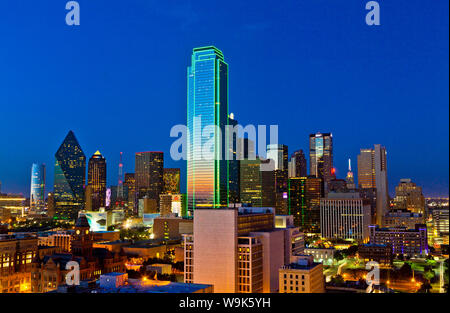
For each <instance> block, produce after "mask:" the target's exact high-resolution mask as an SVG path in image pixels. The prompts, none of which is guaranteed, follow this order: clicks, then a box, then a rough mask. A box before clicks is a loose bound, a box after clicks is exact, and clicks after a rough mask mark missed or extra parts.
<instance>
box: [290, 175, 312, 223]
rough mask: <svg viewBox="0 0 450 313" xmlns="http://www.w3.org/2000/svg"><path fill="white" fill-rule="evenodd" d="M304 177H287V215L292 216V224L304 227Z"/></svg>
mask: <svg viewBox="0 0 450 313" xmlns="http://www.w3.org/2000/svg"><path fill="white" fill-rule="evenodd" d="M306 180H307V178H306V177H291V178H289V195H288V199H289V215H292V216H293V217H294V225H295V226H297V227H300V228H301V229H305V225H306V213H307V204H306Z"/></svg>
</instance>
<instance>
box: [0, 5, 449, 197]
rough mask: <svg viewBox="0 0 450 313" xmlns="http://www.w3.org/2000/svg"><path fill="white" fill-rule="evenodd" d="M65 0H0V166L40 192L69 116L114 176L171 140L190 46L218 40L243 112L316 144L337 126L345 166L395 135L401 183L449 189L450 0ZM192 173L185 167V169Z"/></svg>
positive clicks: (392, 179) (6, 183)
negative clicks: (138, 155) (72, 17)
mask: <svg viewBox="0 0 450 313" xmlns="http://www.w3.org/2000/svg"><path fill="white" fill-rule="evenodd" d="M366 2H367V1H366V0H288V1H281V0H278V1H261V0H259V1H253V0H252V1H249V0H245V1H242V0H240V1H213V0H209V1H203V0H195V1H187V0H184V1H166V0H164V1H163V0H159V1H150V0H127V1H107V0H79V3H80V6H81V25H80V26H78V27H69V26H67V25H66V24H65V14H66V10H65V3H66V1H65V0H39V1H23V0H22V1H19V0H4V1H1V4H0V38H1V41H0V108H1V110H0V134H1V139H2V140H1V145H0V181H2V189H3V191H4V192H24V193H28V192H29V183H30V168H31V163H32V162H43V163H46V164H47V167H48V172H47V177H48V185H49V188H47V190H48V189H52V188H53V187H52V184H53V162H54V154H55V152H56V150H57V149H58V147H59V145H60V144H61V142H62V140H63V139H64V137H65V136H66V134H67V132H68V131H69V130H70V129H72V130H73V131H74V132H75V135H76V136H77V138H78V140H79V141H80V143H81V146H82V148H83V150H84V152H85V154H86V156H87V157H90V156H91V155H92V154H93V153H94V152H95V151H96V150H97V149H99V150H100V151H101V152H102V153H103V154H104V155H105V157H106V158H107V162H108V171H109V173H108V174H109V175H108V183H109V184H115V183H116V182H117V171H118V170H117V168H118V167H117V163H118V158H119V151H123V152H124V158H125V171H133V170H134V152H137V151H146V150H162V151H164V152H165V153H166V161H167V162H166V166H167V167H181V168H182V173H183V175H184V173H185V168H184V167H185V165H184V163H182V162H173V161H171V160H169V149H170V145H171V143H172V142H173V139H172V138H170V137H169V131H170V128H171V127H172V126H173V125H175V124H180V123H182V124H184V123H185V119H186V67H187V66H188V64H189V62H190V53H191V51H192V48H194V47H196V46H203V45H211V44H213V45H216V46H217V47H218V48H219V49H221V50H222V51H223V53H224V55H225V58H226V61H227V62H228V63H229V75H230V80H229V81H230V90H229V92H230V111H231V112H234V113H235V116H236V118H237V119H238V121H239V122H240V123H241V124H244V125H245V124H249V123H252V124H278V125H279V132H280V136H279V141H280V142H281V143H285V144H287V145H288V146H289V152H290V153H291V152H292V151H294V150H296V149H300V148H302V149H304V150H305V151H308V135H309V134H310V133H314V132H317V131H321V132H332V133H333V136H334V161H335V166H336V168H337V174H338V176H340V177H341V178H342V177H344V176H345V174H346V167H347V159H348V158H349V157H350V158H352V160H353V164H354V168H355V170H356V156H357V154H358V152H359V149H360V148H365V147H371V146H373V144H375V143H381V144H383V145H385V146H386V147H387V150H388V175H389V185H390V190H391V195H393V190H394V187H395V185H396V184H397V183H398V181H399V179H400V178H403V177H409V178H412V179H413V181H415V182H416V183H418V184H419V185H421V186H423V189H424V193H425V195H427V196H432V195H433V196H437V195H448V182H449V176H448V173H449V158H448V155H449V146H448V140H449V128H448V126H449V106H448V101H449V90H448V84H449V63H448V55H449V50H448V47H449V42H448V36H449V34H448V29H449V25H448V12H449V8H448V1H446V0H442V1H441V0H440V1H425V0H422V1H419V0H408V1H406V0H405V1H401V0H396V1H386V0H382V1H379V3H380V6H381V26H378V27H376V26H372V27H369V26H367V25H366V24H365V15H366V13H367V11H366V10H365V3H366ZM184 180H185V179H184V177H183V179H182V181H183V182H184Z"/></svg>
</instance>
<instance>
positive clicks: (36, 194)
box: [30, 163, 45, 213]
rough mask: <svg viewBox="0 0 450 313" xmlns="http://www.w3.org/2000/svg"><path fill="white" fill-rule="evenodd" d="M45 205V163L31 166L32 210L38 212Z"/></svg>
mask: <svg viewBox="0 0 450 313" xmlns="http://www.w3.org/2000/svg"><path fill="white" fill-rule="evenodd" d="M44 207H45V164H36V163H33V165H32V166H31V192H30V211H31V212H34V213H36V212H38V211H41V210H43V209H44Z"/></svg>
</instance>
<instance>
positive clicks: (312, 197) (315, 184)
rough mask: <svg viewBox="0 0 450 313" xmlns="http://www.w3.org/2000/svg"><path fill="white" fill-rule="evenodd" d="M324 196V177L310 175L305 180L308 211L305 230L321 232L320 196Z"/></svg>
mask: <svg viewBox="0 0 450 313" xmlns="http://www.w3.org/2000/svg"><path fill="white" fill-rule="evenodd" d="M323 196H324V191H323V182H322V179H321V178H317V177H314V176H308V178H307V179H306V182H305V197H306V213H305V220H304V226H303V228H302V230H303V231H304V232H309V233H318V232H320V198H322V197H323Z"/></svg>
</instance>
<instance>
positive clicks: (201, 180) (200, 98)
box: [187, 46, 229, 212]
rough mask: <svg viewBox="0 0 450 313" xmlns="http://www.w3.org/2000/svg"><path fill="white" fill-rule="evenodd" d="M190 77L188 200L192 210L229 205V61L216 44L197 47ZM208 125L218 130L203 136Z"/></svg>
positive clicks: (193, 55)
mask: <svg viewBox="0 0 450 313" xmlns="http://www.w3.org/2000/svg"><path fill="white" fill-rule="evenodd" d="M187 76H188V77H187V78H188V109H187V111H188V112H187V127H188V130H189V135H188V140H187V141H188V142H187V144H188V145H187V200H188V210H189V211H190V212H192V210H194V209H195V208H197V207H210V208H218V207H221V206H227V205H228V182H229V180H228V162H227V161H226V160H225V151H226V150H225V146H226V145H225V143H226V142H228V138H226V137H227V136H226V135H225V126H226V125H227V124H228V64H227V63H225V60H224V56H223V54H222V52H221V51H220V50H219V49H217V48H215V47H212V46H209V47H201V48H195V49H194V50H193V52H192V60H191V66H189V67H188V73H187ZM205 127H208V128H209V129H215V130H214V131H213V132H212V133H211V136H210V137H209V138H207V137H204V136H202V131H204V130H205ZM219 129H220V132H219ZM211 140H212V142H213V144H212V145H209V143H211ZM206 147H210V149H207V148H206ZM202 149H203V153H202ZM205 152H209V153H210V155H209V156H207V155H206V153H205Z"/></svg>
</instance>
